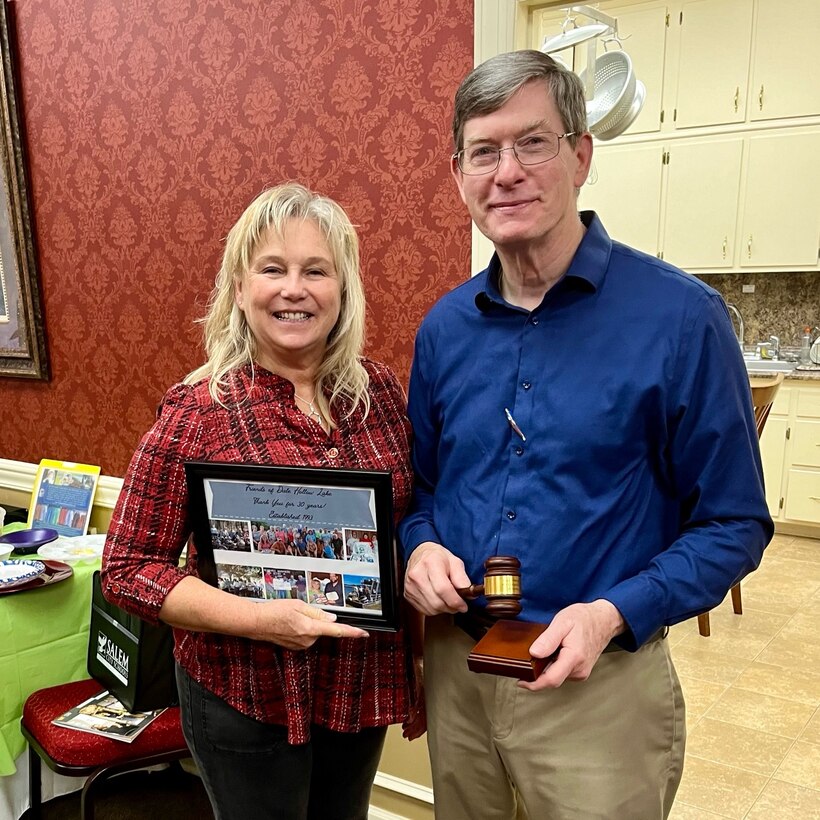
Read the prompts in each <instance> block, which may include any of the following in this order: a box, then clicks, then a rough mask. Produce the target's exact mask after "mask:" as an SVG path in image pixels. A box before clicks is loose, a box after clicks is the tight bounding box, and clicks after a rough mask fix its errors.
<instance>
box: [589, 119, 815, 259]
mask: <svg viewBox="0 0 820 820" xmlns="http://www.w3.org/2000/svg"><path fill="white" fill-rule="evenodd" d="M818 155H820V128H818V127H817V126H811V127H807V128H800V129H777V130H772V131H770V132H767V133H765V134H752V135H746V134H742V133H741V134H738V133H733V134H727V135H723V134H720V135H714V136H698V137H690V138H688V139H669V140H666V141H655V140H652V141H644V142H639V143H625V144H613V145H606V144H601V143H598V144H596V146H595V152H594V154H593V163H594V167H593V174H592V180H591V183H587V184H586V185H584V187H583V188H582V189H581V196H580V199H579V205H580V207H581V208H592V209H594V210H596V211H598V213H599V214H600V215H601V218H602V219H603V220H604V224H605V225H606V226H607V229H608V230H609V231H610V233H611V235H612V236H613V237H614V238H617V239H620V240H621V241H623V242H626V243H627V244H630V245H633V246H634V247H636V248H639V249H640V250H643V251H645V252H647V253H651V254H653V255H657V256H660V257H662V258H663V259H665V260H667V261H668V262H671V263H672V264H674V265H677V266H678V267H681V268H683V269H684V270H687V271H692V272H697V273H708V272H720V271H730V270H736V271H745V270H749V271H751V270H754V271H771V270H817V268H818V245H820V163H818V162H817V161H816V157H817V156H818Z"/></svg>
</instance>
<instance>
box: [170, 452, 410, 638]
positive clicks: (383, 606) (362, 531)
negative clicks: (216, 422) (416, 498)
mask: <svg viewBox="0 0 820 820" xmlns="http://www.w3.org/2000/svg"><path fill="white" fill-rule="evenodd" d="M185 475H186V480H187V483H188V491H189V498H190V515H191V524H192V530H193V536H194V543H195V545H196V551H197V556H198V559H197V560H198V568H199V574H200V576H201V577H202V579H203V580H205V581H207V582H208V583H210V584H212V585H214V586H217V587H219V588H220V589H223V590H225V591H227V592H232V593H234V594H237V595H242V596H243V597H248V598H254V599H257V600H260V601H265V600H275V599H280V598H298V599H301V600H304V601H306V602H307V603H310V604H313V605H315V606H318V607H320V608H321V609H325V610H327V611H328V612H333V613H334V614H335V615H336V617H337V620H338V621H339V622H341V623H348V624H353V625H354V626H359V627H361V628H362V629H366V630H368V631H373V630H375V631H384V632H395V631H396V630H397V629H398V628H399V626H400V608H399V600H400V598H399V576H398V560H397V557H396V546H395V541H394V533H393V490H392V477H391V474H390V473H389V472H382V471H377V470H349V469H338V470H337V469H326V468H313V467H285V466H276V465H256V464H226V463H221V462H186V464H185ZM340 539H341V544H340V543H339V540H340Z"/></svg>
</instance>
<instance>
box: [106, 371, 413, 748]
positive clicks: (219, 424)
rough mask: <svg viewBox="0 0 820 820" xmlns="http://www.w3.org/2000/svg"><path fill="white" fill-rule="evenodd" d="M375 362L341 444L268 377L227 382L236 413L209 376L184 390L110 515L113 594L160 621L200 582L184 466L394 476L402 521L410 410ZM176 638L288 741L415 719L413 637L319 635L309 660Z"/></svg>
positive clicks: (202, 671) (212, 680) (161, 415)
mask: <svg viewBox="0 0 820 820" xmlns="http://www.w3.org/2000/svg"><path fill="white" fill-rule="evenodd" d="M363 364H364V366H365V368H366V369H367V372H368V373H369V375H370V387H369V394H370V413H369V415H368V417H367V419H366V420H364V421H363V420H362V415H363V413H362V411H361V408H358V409H357V410H356V411H355V412H354V413H353V415H352V416H351V417H350V418H344V415H345V413H346V412H347V411H348V410H349V406H344V405H342V406H340V407H339V408H338V410H337V411H336V420H337V423H338V425H339V426H338V428H337V429H335V430H334V431H333V432H332V433H331V434H330V435H328V434H327V433H325V432H324V430H322V429H321V427H320V426H319V425H318V424H317V423H316V422H314V421H313V420H311V419H308V418H307V417H306V416H304V415H303V414H302V413H301V412H300V411H299V410H298V409H297V407H296V405H295V403H294V398H293V385H292V384H291V383H290V382H289V381H287V380H285V379H283V378H281V377H280V376H277V375H275V374H273V373H271V372H269V371H267V370H264V369H261V368H259V367H255V368H254V369H253V371H252V370H251V367H250V366H246V367H243V368H239V369H238V370H236V371H234V372H233V373H232V374H231V375H230V376H229V377H228V384H227V391H226V396H225V397H224V398H223V401H224V402H225V404H226V405H228V408H229V409H226V408H225V407H223V406H222V405H220V404H218V403H217V402H214V401H213V399H212V398H211V396H210V394H209V393H208V382H207V380H203V381H201V382H199V383H197V384H195V385H183V384H178V385H175V386H174V387H172V388H171V389H170V390H169V391H168V392H167V393H166V395H165V398H164V399H163V402H162V404H161V405H160V408H159V411H158V414H157V420H156V422H155V424H154V426H153V427H152V428H151V430H149V431H148V433H146V435H145V436H144V437H143V439H142V441H141V442H140V445H139V447H138V448H137V451H136V453H135V454H134V457H133V459H132V460H131V464H130V466H129V468H128V472H127V474H126V476H125V480H124V484H123V488H122V492H121V493H120V496H119V499H118V501H117V505H116V508H115V510H114V514H113V517H112V519H111V526H110V529H109V533H108V538H107V540H106V545H105V553H104V556H103V569H102V581H103V590H104V592H105V595H106V597H107V598H109V599H110V600H112V601H114V602H115V603H116V604H118V605H119V606H121V607H122V608H123V609H126V610H128V611H129V612H133V613H135V614H137V615H139V616H140V617H142V618H144V619H146V620H148V621H156V620H157V618H158V613H159V610H160V608H161V607H162V603H163V601H164V600H165V596H166V595H168V593H169V592H170V591H171V589H173V587H174V586H175V585H176V584H177V583H178V582H179V581H180V580H181V579H182V578H183V577H185V576H186V575H188V574H196V552H195V548H191V549H190V550H189V552H190V555H189V557H188V561H187V565H186V566H185V567H184V568H181V567H179V566H178V561H179V557H180V555H181V552H182V549H183V547H184V546H185V543H186V541H187V540H188V537H189V535H190V534H191V523H190V520H189V515H188V492H187V487H186V483H185V473H184V468H183V464H184V462H185V461H227V462H249V463H258V464H265V463H269V464H285V465H298V466H307V467H343V468H353V469H357V468H358V469H373V470H390V471H391V472H392V474H393V505H394V512H395V516H396V519H397V520H398V519H399V518H400V517H401V516H402V515H403V514H404V512H405V509H406V507H407V504H408V501H409V498H410V492H411V483H412V472H411V467H410V460H409V459H410V455H409V454H410V435H411V434H410V423H409V421H408V420H407V416H406V415H405V411H406V400H405V396H404V392H403V390H402V388H401V386H400V385H399V383H398V381H397V380H396V377H395V376H394V375H393V373H392V372H391V371H390V369H389V368H387V367H386V366H384V365H381V364H378V363H376V362H372V361H370V360H367V359H364V360H363ZM174 636H175V643H176V647H175V656H176V659H177V661H178V662H179V663H180V665H181V666H182V667H184V668H185V669H186V670H187V672H188V673H189V674H190V675H191V676H192V677H193V678H194V679H195V680H197V681H198V682H199V683H200V684H201V685H202V686H204V687H205V688H206V689H208V690H210V691H211V692H213V693H214V694H216V695H218V696H219V697H221V698H223V699H224V700H225V701H227V702H228V703H229V704H230V705H231V706H233V707H234V708H235V709H237V710H238V711H240V712H242V713H243V714H245V715H248V716H250V717H252V718H255V719H257V720H259V721H263V722H266V723H277V724H281V725H286V726H287V727H288V739H289V742H290V743H305V742H306V741H307V740H309V738H310V725H311V723H315V724H317V725H319V726H324V727H327V728H329V729H333V730H336V731H350V732H352V731H358V730H360V729H362V728H364V727H371V726H385V725H387V724H390V723H399V722H401V721H403V720H404V719H405V718H406V717H407V715H408V711H409V707H410V680H411V678H412V674H413V672H412V663H411V661H410V651H409V646H408V643H409V642H408V640H407V639H406V636H405V634H404V632H400V633H398V634H391V633H373V634H371V636H370V637H369V638H366V639H331V638H320V639H319V640H318V641H317V642H316V643H315V644H314V645H313V646H312V647H311V648H310V649H308V650H304V651H293V650H288V649H284V648H283V647H280V646H278V645H276V644H272V643H267V642H263V641H254V640H250V639H247V638H236V637H231V636H228V635H221V634H214V633H204V632H189V631H187V630H183V629H175V630H174Z"/></svg>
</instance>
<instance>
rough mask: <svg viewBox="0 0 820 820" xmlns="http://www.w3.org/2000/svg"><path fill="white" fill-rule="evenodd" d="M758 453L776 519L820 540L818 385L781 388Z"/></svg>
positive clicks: (801, 383)
mask: <svg viewBox="0 0 820 820" xmlns="http://www.w3.org/2000/svg"><path fill="white" fill-rule="evenodd" d="M760 452H761V456H762V458H763V473H764V480H765V482H766V500H767V502H768V504H769V511H770V512H771V515H772V518H774V519H775V522H777V523H782V524H785V525H789V524H794V525H798V526H799V527H801V528H806V527H817V535H820V381H817V382H814V381H799V380H796V379H791V380H786V381H785V382H784V383H783V386H782V387H781V388H780V391H779V392H778V394H777V397H776V399H775V402H774V405H773V406H772V412H771V414H770V415H769V418H768V420H767V421H766V427H765V428H764V430H763V436H762V437H761V440H760Z"/></svg>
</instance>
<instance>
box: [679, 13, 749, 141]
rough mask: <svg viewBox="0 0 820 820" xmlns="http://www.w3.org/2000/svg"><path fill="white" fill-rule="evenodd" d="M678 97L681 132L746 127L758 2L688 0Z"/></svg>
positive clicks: (681, 24)
mask: <svg viewBox="0 0 820 820" xmlns="http://www.w3.org/2000/svg"><path fill="white" fill-rule="evenodd" d="M678 26H679V29H680V48H679V60H678V65H677V72H676V74H677V94H676V97H675V104H674V115H673V120H674V124H675V126H676V127H677V128H691V127H694V126H703V125H723V124H726V123H740V122H743V121H744V120H745V119H746V96H747V88H748V81H749V80H748V78H749V55H750V53H751V40H752V3H751V2H749V0H683V2H682V3H681V9H680V13H679V15H678Z"/></svg>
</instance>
